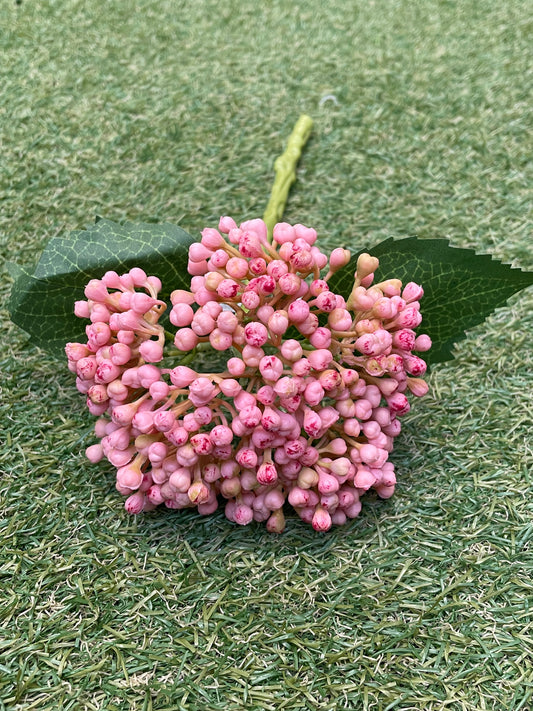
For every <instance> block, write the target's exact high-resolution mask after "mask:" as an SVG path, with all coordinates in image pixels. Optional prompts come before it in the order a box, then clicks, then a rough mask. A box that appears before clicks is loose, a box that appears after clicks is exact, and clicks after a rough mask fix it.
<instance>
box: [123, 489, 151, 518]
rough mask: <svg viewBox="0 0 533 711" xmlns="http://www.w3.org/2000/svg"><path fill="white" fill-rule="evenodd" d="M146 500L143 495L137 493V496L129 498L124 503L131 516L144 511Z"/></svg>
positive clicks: (132, 495)
mask: <svg viewBox="0 0 533 711" xmlns="http://www.w3.org/2000/svg"><path fill="white" fill-rule="evenodd" d="M145 502H146V498H145V496H144V494H143V493H141V492H140V491H137V492H136V493H135V494H131V496H128V498H127V499H126V501H125V502H124V508H125V509H126V511H127V512H128V513H129V514H139V513H141V511H142V510H143V509H144V504H145Z"/></svg>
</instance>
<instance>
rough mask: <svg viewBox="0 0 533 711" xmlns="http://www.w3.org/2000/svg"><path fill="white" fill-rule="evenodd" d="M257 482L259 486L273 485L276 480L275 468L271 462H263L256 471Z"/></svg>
mask: <svg viewBox="0 0 533 711" xmlns="http://www.w3.org/2000/svg"><path fill="white" fill-rule="evenodd" d="M256 476H257V481H258V482H259V483H260V484H274V482H276V481H277V479H278V472H277V470H276V467H275V466H274V464H272V463H271V462H264V463H263V464H261V466H260V467H259V469H258V470H257V475H256Z"/></svg>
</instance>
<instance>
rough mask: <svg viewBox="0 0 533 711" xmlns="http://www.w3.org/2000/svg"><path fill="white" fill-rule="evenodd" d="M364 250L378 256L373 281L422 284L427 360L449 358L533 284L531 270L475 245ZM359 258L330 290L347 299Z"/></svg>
mask: <svg viewBox="0 0 533 711" xmlns="http://www.w3.org/2000/svg"><path fill="white" fill-rule="evenodd" d="M367 251H368V252H369V253H370V254H372V256H374V257H378V259H379V269H378V271H377V273H376V282H379V281H383V280H384V279H393V278H394V279H401V280H402V282H403V283H404V284H406V283H407V282H409V281H414V282H416V283H417V284H421V285H422V287H423V288H424V297H423V299H422V302H421V312H422V316H423V319H424V320H423V321H422V325H421V326H420V329H419V331H420V332H421V333H427V334H428V335H429V336H430V337H431V339H432V341H433V347H432V348H431V350H430V351H429V352H428V353H425V354H424V360H426V361H427V362H428V363H430V364H431V363H440V362H442V361H446V360H451V359H452V358H453V353H452V349H453V346H454V344H455V343H457V341H459V340H461V339H462V338H464V337H465V335H466V334H465V331H466V330H467V329H469V328H472V327H473V326H476V325H477V324H479V323H481V322H482V321H484V320H485V318H486V317H487V316H488V315H489V314H491V313H492V312H493V311H494V309H496V308H498V307H499V306H504V305H505V303H506V301H507V299H508V298H509V297H510V296H512V295H513V294H514V293H516V292H517V291H520V290H521V289H524V288H525V287H527V286H530V285H531V284H533V272H524V271H522V270H520V269H514V268H512V267H510V266H509V265H508V264H503V263H502V262H499V261H497V260H496V259H493V258H492V257H490V256H489V255H487V254H476V252H474V250H473V249H462V248H459V247H452V246H450V244H449V243H448V241H447V240H445V239H418V238H417V237H408V238H407V239H400V240H395V239H392V238H389V239H387V240H384V241H383V242H380V243H379V244H378V245H376V246H375V247H373V248H372V249H368V250H367ZM357 256H358V254H357V255H355V256H353V257H352V258H351V260H350V262H349V263H348V264H347V265H346V267H344V268H343V269H341V270H339V272H337V273H336V274H334V275H333V276H332V277H331V279H330V281H329V285H330V288H331V289H332V291H335V292H337V293H339V294H342V295H343V296H344V297H346V298H347V297H348V295H349V294H350V292H351V290H352V287H353V275H354V272H355V266H356V262H357Z"/></svg>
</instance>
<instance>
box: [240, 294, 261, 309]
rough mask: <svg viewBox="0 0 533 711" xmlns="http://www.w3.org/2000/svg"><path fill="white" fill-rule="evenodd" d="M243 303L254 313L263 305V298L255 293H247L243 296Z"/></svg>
mask: <svg viewBox="0 0 533 711" xmlns="http://www.w3.org/2000/svg"><path fill="white" fill-rule="evenodd" d="M241 303H242V305H243V306H244V307H245V308H246V309H248V310H249V311H252V310H253V309H256V308H257V307H258V306H259V304H260V303H261V297H260V296H259V294H257V293H256V292H255V291H245V292H244V294H243V295H242V296H241Z"/></svg>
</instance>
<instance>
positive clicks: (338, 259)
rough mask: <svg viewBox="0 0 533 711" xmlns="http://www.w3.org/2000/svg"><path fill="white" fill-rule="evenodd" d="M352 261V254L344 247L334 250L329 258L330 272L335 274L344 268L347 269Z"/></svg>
mask: <svg viewBox="0 0 533 711" xmlns="http://www.w3.org/2000/svg"><path fill="white" fill-rule="evenodd" d="M349 261H350V252H349V251H348V250H347V249H342V247H337V248H336V249H334V250H333V251H332V252H331V254H330V257H329V270H330V272H333V273H335V272H336V271H338V270H339V269H341V268H342V267H345V266H346V265H347V264H348V262H349Z"/></svg>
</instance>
